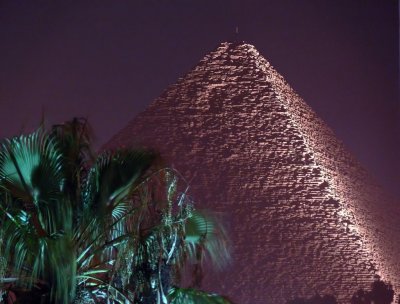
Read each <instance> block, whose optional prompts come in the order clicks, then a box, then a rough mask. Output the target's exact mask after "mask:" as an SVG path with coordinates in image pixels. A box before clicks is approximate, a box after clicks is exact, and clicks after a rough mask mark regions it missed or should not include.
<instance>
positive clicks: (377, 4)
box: [0, 0, 400, 193]
mask: <svg viewBox="0 0 400 304" xmlns="http://www.w3.org/2000/svg"><path fill="white" fill-rule="evenodd" d="M94 3H95V4H94ZM237 25H238V26H239V31H240V34H239V37H240V39H241V40H245V41H247V42H249V43H251V44H254V45H255V46H256V48H257V49H258V50H259V51H260V53H261V54H262V55H263V56H265V57H266V58H267V60H269V61H270V62H271V64H272V65H273V66H274V67H275V68H276V69H277V70H278V72H280V73H281V74H282V75H283V76H284V77H285V78H286V80H287V81H288V82H289V84H290V85H291V86H292V87H293V88H294V89H295V90H296V91H297V92H298V93H299V94H300V95H301V96H302V97H303V98H304V99H305V100H306V102H307V103H308V104H309V105H311V107H312V108H313V109H314V110H315V111H316V112H317V113H318V114H319V116H320V117H321V118H322V119H323V120H325V122H326V123H327V124H328V125H329V126H330V127H331V128H333V129H334V131H335V133H336V134H337V136H338V138H340V139H341V140H343V141H344V142H345V144H346V146H347V147H348V148H349V150H350V151H352V152H353V154H354V155H355V156H356V157H357V158H358V159H359V160H360V161H361V163H362V164H364V166H365V167H367V168H368V169H369V171H370V172H371V173H372V174H373V175H375V176H376V177H378V179H379V180H380V181H381V182H382V183H383V184H384V185H386V186H387V187H388V188H390V189H391V190H392V191H393V192H397V193H399V192H400V191H399V190H398V189H397V188H400V187H396V185H398V184H399V182H400V178H399V172H400V165H399V163H400V157H399V155H400V153H399V146H400V145H399V133H400V132H399V125H400V124H399V99H398V83H399V80H398V67H399V60H398V34H399V31H398V3H397V1H395V0H388V1H376V0H375V1H372V0H353V1H348V0H336V1H328V0H302V1H293V0H292V1H289V0H276V1H275V0H274V1H270V0H260V1H251V0H249V1H244V0H243V1H218V0H202V1H184V0H179V1H178V0H173V1H161V0H160V1H155V0H150V1H139V0H136V1H96V2H93V1H13V0H8V1H1V0H0V121H1V128H0V137H5V136H12V135H16V134H19V133H20V132H21V131H24V132H28V131H31V130H32V128H33V127H35V126H37V125H38V123H39V121H40V119H41V116H42V113H44V115H45V118H46V120H47V121H48V122H49V123H58V122H62V121H64V120H67V119H69V118H72V117H73V116H85V117H88V118H89V120H90V122H91V124H92V126H93V129H94V131H95V133H96V134H97V146H100V145H101V144H102V143H104V142H105V141H107V139H109V138H110V137H111V136H112V135H113V134H115V133H116V132H117V131H118V130H119V129H121V128H122V127H124V126H125V125H126V123H127V122H128V121H129V120H131V119H132V118H133V117H134V116H135V115H136V114H137V113H138V112H139V111H142V110H144V109H145V107H146V106H147V105H148V104H149V103H150V102H151V101H152V100H153V99H154V98H155V97H157V96H158V95H160V93H161V92H162V91H163V90H164V89H165V88H166V87H167V86H168V85H170V84H172V83H174V82H175V81H176V79H177V78H178V77H179V76H182V75H183V74H184V73H186V72H187V71H188V70H189V69H190V68H191V67H193V65H195V64H196V63H197V62H198V60H199V59H201V58H202V57H203V55H205V54H206V53H208V52H209V51H211V50H213V49H214V48H215V47H216V46H217V45H218V44H219V43H220V42H222V41H226V40H232V39H233V38H234V32H235V28H236V26H237Z"/></svg>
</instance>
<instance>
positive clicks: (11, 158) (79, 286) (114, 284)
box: [0, 119, 228, 303]
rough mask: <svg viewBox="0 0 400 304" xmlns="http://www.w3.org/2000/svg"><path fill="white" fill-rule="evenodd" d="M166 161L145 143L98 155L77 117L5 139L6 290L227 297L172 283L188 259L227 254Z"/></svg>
mask: <svg viewBox="0 0 400 304" xmlns="http://www.w3.org/2000/svg"><path fill="white" fill-rule="evenodd" d="M160 164H161V162H160V159H159V157H158V155H157V154H156V153H153V152H151V151H146V150H126V149H121V150H117V151H113V152H105V153H102V154H101V155H99V156H98V157H97V158H96V157H94V153H93V152H92V151H91V149H90V132H89V129H88V126H87V123H86V121H84V120H79V119H74V120H72V121H71V122H68V123H66V124H64V125H58V126H55V127H53V128H52V130H50V131H49V132H47V131H46V130H44V129H39V130H37V131H36V132H34V133H33V134H30V135H27V136H20V137H16V138H13V139H10V140H5V141H4V142H3V143H2V144H1V147H0V224H1V226H0V238H1V239H2V242H1V243H0V254H1V259H0V289H3V290H6V291H9V292H10V293H15V294H21V293H22V294H23V293H29V292H33V291H39V294H40V297H41V298H40V301H44V302H46V303H98V302H99V301H100V302H101V301H102V299H103V300H107V301H108V302H109V303H171V301H172V303H182V299H185V297H184V295H185V293H186V294H187V297H191V298H193V299H199V300H198V301H197V300H196V301H197V302H196V303H228V302H227V301H225V302H221V301H219V300H218V301H219V302H218V301H217V300H214V299H218V297H216V296H211V295H209V296H207V294H205V293H202V292H195V291H194V290H191V289H187V290H185V289H177V288H172V286H173V285H174V284H176V283H178V282H176V280H174V278H178V277H179V276H180V272H181V270H182V269H183V266H184V265H185V264H187V263H188V262H189V263H195V264H196V265H197V266H196V267H199V265H201V261H202V259H203V258H204V256H205V255H207V256H209V257H210V258H211V259H212V260H214V261H222V262H223V261H226V260H227V258H228V252H227V250H226V246H225V245H226V235H225V232H224V230H223V229H222V227H221V226H220V225H218V224H217V221H216V220H215V219H214V218H213V217H210V216H207V215H206V214H204V213H199V212H196V211H195V210H194V208H193V205H192V203H191V201H190V199H189V198H188V196H187V193H186V190H187V185H186V184H185V183H184V182H183V180H182V178H179V174H177V172H175V171H174V170H172V169H169V168H164V167H162V166H161V165H160ZM188 299H189V298H188ZM210 299H213V300H212V301H213V302H210V301H211V300H210ZM221 299H222V298H221ZM200 300H201V301H203V302H200ZM32 301H33V300H32ZM193 301H195V300H193ZM185 303H189V302H185ZM193 303H194V302H193Z"/></svg>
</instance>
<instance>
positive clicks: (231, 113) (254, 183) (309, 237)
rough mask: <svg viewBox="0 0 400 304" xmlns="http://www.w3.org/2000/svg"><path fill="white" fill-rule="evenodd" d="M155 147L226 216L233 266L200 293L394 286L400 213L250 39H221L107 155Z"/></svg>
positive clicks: (270, 295) (348, 291)
mask: <svg viewBox="0 0 400 304" xmlns="http://www.w3.org/2000/svg"><path fill="white" fill-rule="evenodd" d="M138 144H145V145H147V146H151V147H155V148H157V149H159V150H160V151H161V152H162V154H163V155H164V157H165V158H166V159H167V160H168V162H169V163H170V164H172V165H173V166H174V167H176V168H177V169H178V170H179V171H180V172H181V173H182V174H183V176H184V177H185V178H186V180H188V181H190V185H191V190H190V192H191V194H192V196H193V197H194V199H195V200H196V201H197V202H198V206H199V207H201V208H203V207H205V208H209V209H212V210H217V211H221V212H223V213H224V216H225V218H227V219H229V223H230V235H231V238H232V245H233V259H232V264H231V266H230V267H229V268H228V269H226V270H225V271H223V272H221V273H218V274H212V275H207V276H206V277H205V280H204V287H205V288H206V289H209V290H213V291H216V292H219V293H222V294H226V295H229V296H230V297H231V298H232V299H233V300H235V301H236V302H237V303H285V302H286V301H287V300H290V299H292V298H293V297H295V296H301V297H309V296H311V295H313V294H314V293H315V291H318V292H319V293H321V294H324V293H331V294H333V295H335V296H336V297H337V299H338V300H339V302H340V303H348V302H349V299H350V297H351V295H352V294H353V292H354V291H356V290H357V289H359V288H361V287H363V288H369V285H370V283H371V281H372V278H373V275H374V274H375V273H379V274H380V275H381V276H382V277H383V279H385V280H390V281H391V282H392V283H393V284H394V286H395V287H396V288H399V287H400V285H399V278H400V267H399V264H400V259H399V252H400V250H399V249H400V248H399V247H400V246H399V236H400V233H399V232H400V229H399V223H400V214H399V210H398V209H396V208H395V206H396V204H394V202H393V201H392V200H391V199H390V198H388V197H386V196H385V195H384V194H383V193H382V192H381V191H380V189H379V186H378V185H377V184H376V183H374V182H373V181H372V179H371V178H370V177H369V176H368V174H367V173H366V172H365V170H363V169H362V168H361V166H360V165H359V164H358V163H357V161H356V160H355V159H354V158H353V157H352V156H351V155H350V154H349V153H348V152H347V151H346V150H345V148H344V147H343V145H342V143H341V142H340V141H339V140H337V139H336V138H335V136H334V134H333V132H332V131H331V130H330V129H329V128H328V127H327V126H326V125H325V124H324V122H323V121H322V120H321V119H319V118H318V117H317V116H316V114H315V113H314V112H313V111H312V110H311V109H310V107H309V106H308V105H307V104H306V103H305V102H304V101H303V100H302V99H301V98H300V97H299V96H298V95H297V94H296V93H295V92H294V91H293V90H292V89H291V88H290V86H289V85H288V84H287V83H286V82H285V81H284V79H283V77H282V76H280V75H279V74H278V73H277V72H276V71H275V70H274V69H273V68H272V66H271V65H270V64H269V63H268V62H267V61H266V60H265V59H264V58H263V57H262V56H261V55H260V54H259V53H258V51H257V50H256V49H255V48H254V46H252V45H249V44H246V43H223V44H221V45H220V46H219V47H218V48H217V49H216V50H215V51H213V52H211V53H210V54H208V55H207V56H205V57H204V59H202V60H201V61H200V63H199V64H198V65H197V66H195V67H194V68H193V69H192V70H191V71H190V72H189V73H188V74H187V75H186V76H184V77H183V78H181V79H179V80H178V82H177V83H176V84H174V85H172V86H171V87H169V88H168V89H167V90H166V91H165V92H164V93H163V94H162V95H161V96H160V97H159V98H158V99H156V100H155V101H154V102H153V103H152V104H151V105H150V106H149V108H148V109H147V110H146V111H144V112H143V113H141V114H140V115H139V116H137V117H136V118H135V119H134V120H133V121H131V122H130V123H129V124H128V126H127V127H126V128H125V129H123V130H122V131H121V132H120V133H118V134H117V135H116V136H115V137H113V138H112V140H111V141H110V142H109V143H108V144H107V145H106V147H107V148H110V147H111V148H112V147H117V146H131V145H138Z"/></svg>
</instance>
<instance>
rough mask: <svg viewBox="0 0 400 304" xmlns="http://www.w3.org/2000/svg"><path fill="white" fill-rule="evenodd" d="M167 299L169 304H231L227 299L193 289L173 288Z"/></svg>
mask: <svg viewBox="0 0 400 304" xmlns="http://www.w3.org/2000/svg"><path fill="white" fill-rule="evenodd" d="M168 298H169V300H170V301H171V302H170V303H171V304H232V302H231V301H230V300H228V299H227V298H225V297H223V296H220V295H217V294H210V293H206V292H204V291H201V290H197V289H193V288H177V287H173V288H171V290H170V291H169V294H168Z"/></svg>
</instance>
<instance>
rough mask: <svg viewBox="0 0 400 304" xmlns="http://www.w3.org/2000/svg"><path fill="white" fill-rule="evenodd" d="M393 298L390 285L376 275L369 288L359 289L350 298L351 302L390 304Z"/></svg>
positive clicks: (359, 303)
mask: <svg viewBox="0 0 400 304" xmlns="http://www.w3.org/2000/svg"><path fill="white" fill-rule="evenodd" d="M393 299H394V291H393V287H392V285H391V284H390V283H385V282H383V281H381V278H380V277H379V276H378V275H376V276H375V280H374V282H372V284H371V290H370V291H365V290H363V289H359V290H358V291H357V292H356V293H355V294H354V295H353V297H352V298H351V304H390V303H392V302H393Z"/></svg>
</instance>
